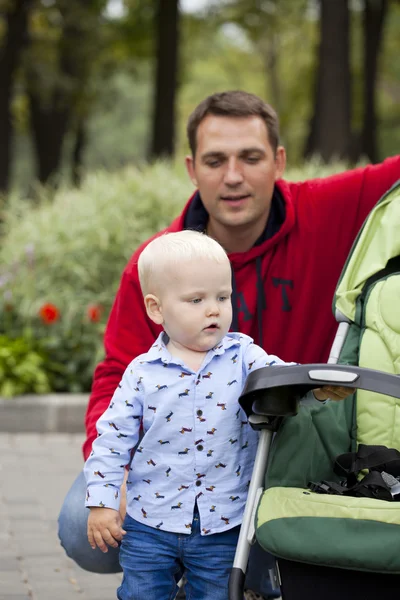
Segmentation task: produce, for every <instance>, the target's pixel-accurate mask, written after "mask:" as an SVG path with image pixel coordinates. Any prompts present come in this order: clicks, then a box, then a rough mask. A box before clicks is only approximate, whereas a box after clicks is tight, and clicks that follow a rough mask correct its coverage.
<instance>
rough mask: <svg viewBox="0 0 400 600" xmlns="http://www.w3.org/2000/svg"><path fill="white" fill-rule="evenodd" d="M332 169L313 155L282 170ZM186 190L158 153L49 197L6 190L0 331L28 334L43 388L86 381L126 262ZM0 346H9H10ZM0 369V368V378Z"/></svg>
mask: <svg viewBox="0 0 400 600" xmlns="http://www.w3.org/2000/svg"><path fill="white" fill-rule="evenodd" d="M341 168H344V166H343V165H335V166H330V167H326V166H322V165H321V164H319V163H318V162H315V161H314V162H311V163H309V164H307V165H306V166H305V167H304V169H303V170H299V169H297V170H296V171H293V172H292V173H291V172H289V174H288V178H289V179H290V178H291V179H296V180H299V179H305V178H308V177H312V176H314V177H315V176H318V175H320V176H322V175H326V174H328V173H331V172H335V171H338V170H339V169H341ZM192 192H193V187H192V184H191V183H190V181H189V178H188V176H187V174H186V173H185V172H184V169H183V167H182V166H172V165H170V164H168V163H163V162H160V163H157V164H154V165H152V166H147V167H144V168H142V169H140V168H133V167H130V168H125V169H123V170H121V171H119V172H117V173H113V174H111V173H107V172H96V173H91V174H89V175H88V176H87V177H86V178H85V180H84V182H83V185H82V187H81V188H80V189H79V190H78V189H65V188H63V189H59V190H58V191H57V193H56V194H55V196H54V197H52V196H51V195H50V194H49V193H48V192H47V191H46V190H45V189H43V190H42V191H41V192H40V194H39V198H38V200H37V201H36V203H35V204H33V203H32V202H31V201H29V200H26V199H23V198H20V197H18V196H17V195H16V194H14V195H12V196H11V197H10V198H9V200H8V206H7V209H6V210H5V211H4V212H3V214H2V215H1V217H2V220H3V223H2V232H3V234H2V240H1V250H0V334H1V333H2V334H4V335H6V336H8V338H11V339H15V340H21V338H22V337H25V336H28V337H27V339H29V340H35V348H36V349H37V352H38V357H39V356H40V357H41V361H39V358H36V359H35V360H37V361H38V362H37V363H36V364H37V369H38V373H43V371H42V369H44V370H45V374H46V379H45V380H44V379H41V380H40V381H41V382H42V384H43V389H44V388H45V384H44V381H46V382H47V383H48V384H49V385H51V389H52V390H55V391H88V390H89V389H90V382H91V377H92V373H93V369H94V366H95V364H96V363H97V362H98V360H99V359H100V357H101V356H102V336H103V332H104V327H105V322H106V319H107V315H108V313H109V311H110V308H111V305H112V301H113V299H114V296H115V293H116V291H117V288H118V284H119V280H120V276H121V273H122V271H123V269H124V267H125V265H126V263H127V262H128V260H129V258H130V257H131V255H132V252H133V251H134V250H135V249H136V248H137V247H138V246H139V245H140V244H141V243H142V242H143V241H144V240H146V239H147V238H148V237H149V236H151V235H152V234H154V233H155V232H156V231H158V230H160V229H162V228H164V227H166V226H167V225H168V224H169V223H170V222H171V220H172V219H173V218H174V217H175V216H176V215H177V214H179V212H180V211H181V210H182V207H183V205H184V203H185V202H186V201H187V199H188V197H189V195H190V194H191V193H192ZM46 307H47V309H46ZM49 307H50V308H49ZM51 307H53V308H51ZM46 310H47V312H46ZM52 311H53V312H52ZM54 311H56V316H55V313H54ZM27 332H28V333H27ZM4 339H5V338H4ZM29 343H30V342H29ZM6 346H7V348H8V351H9V352H14V351H15V352H16V353H17V354H18V352H19V349H18V348H19V347H17V346H15V347H14V346H12V345H11V346H10V344H9V343H8V344H6ZM18 356H20V355H18ZM18 360H20V359H19V358H18ZM32 361H33V359H32ZM43 361H44V362H43ZM29 364H33V362H31V363H29ZM5 377H6V375H5V374H3V373H2V372H0V386H1V385H3V383H4V381H6V379H4V381H3V378H5ZM7 377H9V376H8V375H7ZM7 381H8V379H7ZM15 381H17V380H15ZM47 383H46V385H47ZM23 385H24V391H26V392H28V391H37V390H38V389H39V388H40V386H39V383H38V382H37V381H35V380H34V379H29V378H25V379H24V383H23ZM38 386H39V387H38ZM9 389H11V388H9ZM12 389H13V390H16V389H17V387H16V386H15V387H14V388H12ZM6 391H7V390H6ZM12 393H14V392H12ZM15 393H17V392H15ZM18 393H20V392H18Z"/></svg>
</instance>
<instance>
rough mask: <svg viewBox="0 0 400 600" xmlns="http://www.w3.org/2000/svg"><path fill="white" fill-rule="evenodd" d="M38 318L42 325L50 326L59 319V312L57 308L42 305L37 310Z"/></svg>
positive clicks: (49, 304) (48, 304)
mask: <svg viewBox="0 0 400 600" xmlns="http://www.w3.org/2000/svg"><path fill="white" fill-rule="evenodd" d="M39 316H40V318H41V319H42V321H43V323H46V324H47V325H50V323H55V322H56V321H58V319H59V318H60V311H59V310H58V308H57V306H55V305H54V304H51V303H50V302H47V303H46V304H43V306H42V307H41V308H40V310H39Z"/></svg>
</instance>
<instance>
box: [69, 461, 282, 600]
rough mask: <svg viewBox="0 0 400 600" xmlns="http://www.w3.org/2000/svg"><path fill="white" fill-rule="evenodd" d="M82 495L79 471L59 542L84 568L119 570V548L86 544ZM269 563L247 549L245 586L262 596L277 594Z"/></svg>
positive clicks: (83, 488) (258, 552)
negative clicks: (248, 554)
mask: <svg viewBox="0 0 400 600" xmlns="http://www.w3.org/2000/svg"><path fill="white" fill-rule="evenodd" d="M85 495H86V481H85V476H84V474H83V471H82V472H81V473H80V474H79V475H78V477H77V478H76V479H75V481H74V483H73V484H72V486H71V489H70V490H69V492H68V494H67V496H66V497H65V500H64V504H63V506H62V508H61V512H60V516H59V518H58V535H59V538H60V541H61V545H62V547H63V548H64V550H65V551H66V553H67V555H68V556H69V557H70V558H72V560H74V561H75V562H76V563H77V564H78V565H79V566H80V567H82V569H85V570H86V571H91V572H92V573H119V572H120V571H121V566H120V564H119V548H109V549H108V552H107V553H106V554H103V552H101V551H100V550H99V549H98V548H96V550H92V548H91V547H90V546H89V542H88V540H87V535H86V530H87V519H88V516H89V510H88V509H87V508H85ZM212 537H214V536H212ZM212 537H211V538H210V539H212ZM272 563H273V559H272V557H271V556H270V555H269V554H267V553H266V552H264V551H263V550H261V548H260V546H258V544H255V545H254V546H253V547H252V549H251V552H250V560H249V567H248V572H247V577H246V583H245V587H246V588H248V589H251V590H253V591H254V592H257V593H259V594H261V595H263V596H264V597H265V598H278V597H279V595H280V593H279V590H273V589H272V586H271V581H270V579H269V575H268V569H270V568H271V565H272Z"/></svg>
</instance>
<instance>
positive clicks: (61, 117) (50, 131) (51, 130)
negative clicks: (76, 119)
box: [29, 90, 71, 184]
mask: <svg viewBox="0 0 400 600" xmlns="http://www.w3.org/2000/svg"><path fill="white" fill-rule="evenodd" d="M29 102H30V113H31V126H32V135H33V141H34V146H35V156H36V164H37V178H38V180H39V181H40V182H41V183H43V184H45V183H51V184H56V182H55V177H56V174H57V172H58V170H59V167H60V164H61V157H62V150H63V144H64V138H65V134H66V132H67V129H68V124H69V120H70V114H71V111H70V109H69V108H68V107H67V106H66V105H65V104H66V99H65V98H64V97H63V94H60V93H59V92H58V91H54V92H53V98H52V101H51V102H50V103H49V105H43V104H42V101H41V98H40V95H39V94H38V93H35V92H34V91H32V90H31V91H30V92H29Z"/></svg>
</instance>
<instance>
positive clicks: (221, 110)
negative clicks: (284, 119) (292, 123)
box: [186, 90, 279, 157]
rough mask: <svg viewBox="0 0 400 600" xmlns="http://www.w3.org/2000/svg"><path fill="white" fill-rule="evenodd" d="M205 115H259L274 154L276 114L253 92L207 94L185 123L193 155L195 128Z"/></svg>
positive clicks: (234, 91)
mask: <svg viewBox="0 0 400 600" xmlns="http://www.w3.org/2000/svg"><path fill="white" fill-rule="evenodd" d="M207 115H215V116H222V117H253V116H256V117H260V118H261V119H262V120H263V121H264V123H265V125H266V127H267V132H268V140H269V143H270V144H271V146H272V149H273V151H274V154H275V153H276V150H277V148H278V145H279V120H278V115H277V114H276V112H275V111H274V109H273V108H272V106H270V105H269V104H267V103H266V102H264V101H263V100H261V98H259V97H258V96H255V95H254V94H249V93H248V92H243V91H241V90H232V91H228V92H220V93H218V94H213V95H212V96H208V97H207V98H206V99H205V100H203V101H202V102H200V104H199V105H198V106H197V107H196V108H195V109H194V111H193V112H192V114H191V115H190V117H189V120H188V124H187V129H186V131H187V137H188V141H189V146H190V149H191V151H192V155H193V157H194V156H195V154H196V149H197V130H198V128H199V125H200V123H201V122H202V121H203V119H205V118H206V117H207Z"/></svg>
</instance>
